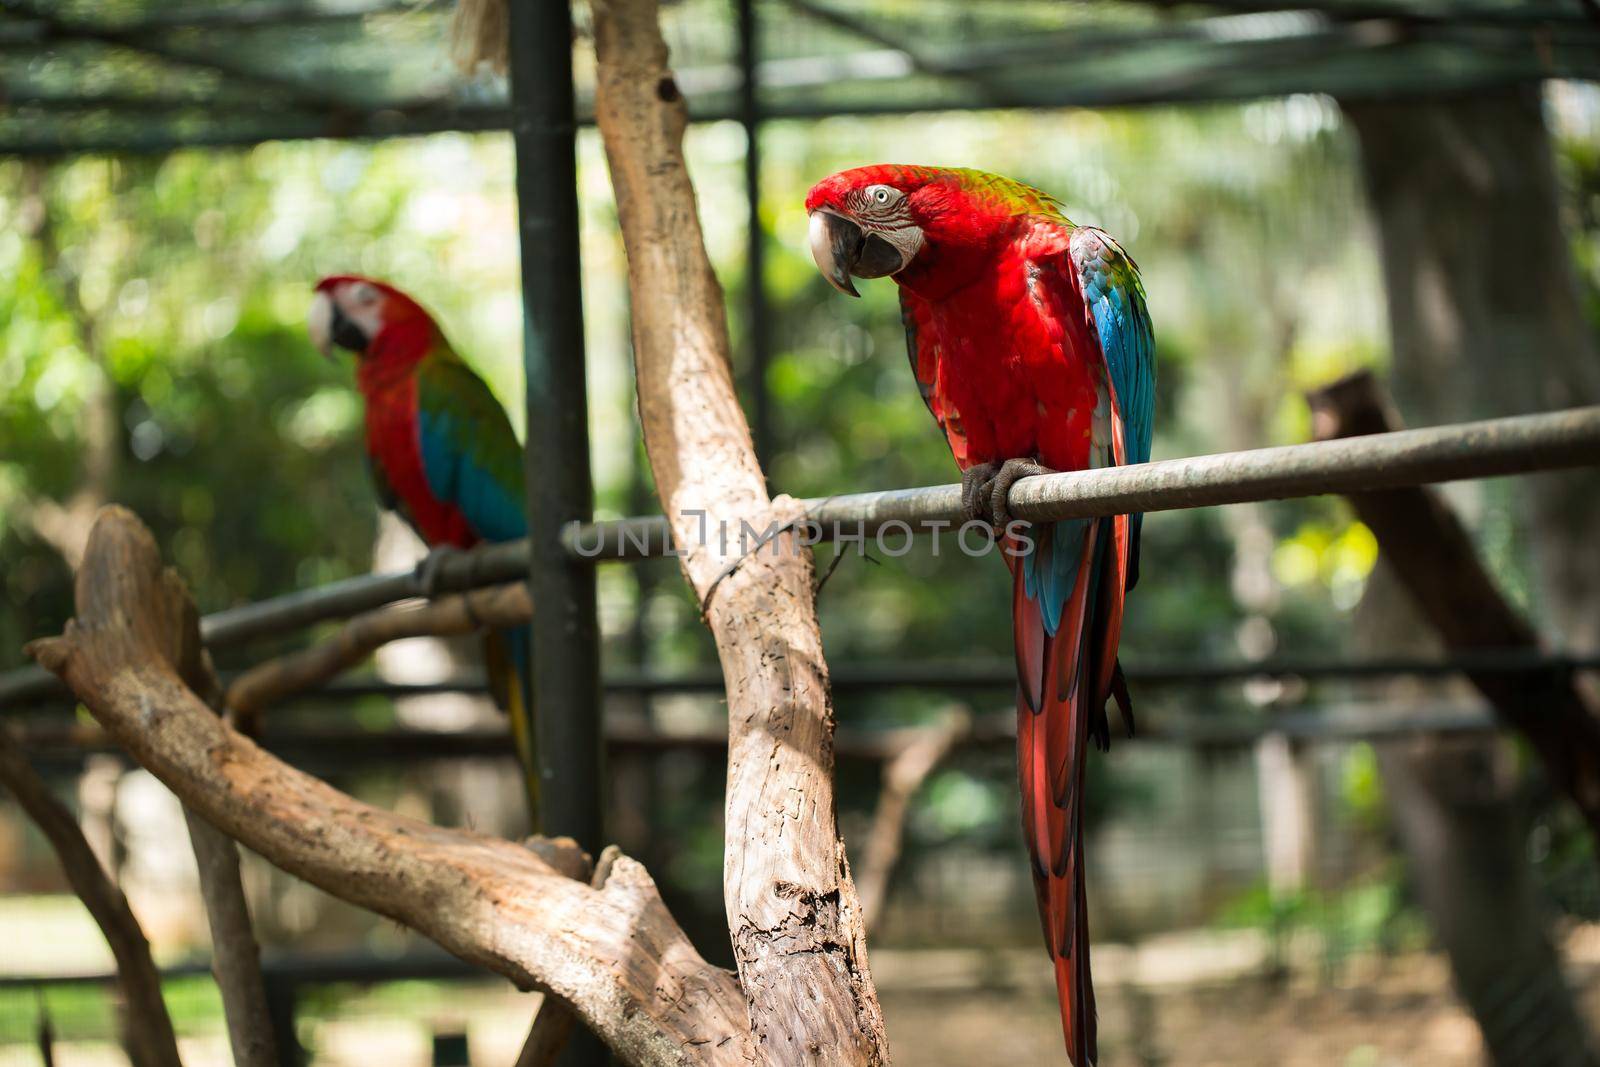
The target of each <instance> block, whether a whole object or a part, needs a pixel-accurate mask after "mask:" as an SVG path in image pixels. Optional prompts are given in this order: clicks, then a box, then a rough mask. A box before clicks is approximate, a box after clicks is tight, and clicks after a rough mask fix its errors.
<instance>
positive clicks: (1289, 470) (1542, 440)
mask: <svg viewBox="0 0 1600 1067" xmlns="http://www.w3.org/2000/svg"><path fill="white" fill-rule="evenodd" d="M1590 465H1600V406H1596V407H1586V408H1573V409H1571V410H1567V411H1556V412H1548V413H1545V414H1539V415H1519V416H1513V417H1511V418H1503V419H1487V420H1484V421H1481V422H1467V423H1459V424H1455V425H1450V426H1430V427H1426V428H1423V429H1416V430H1398V431H1395V432H1393V433H1385V434H1371V435H1369V436H1366V437H1348V438H1341V439H1339V440H1337V441H1318V442H1314V443H1311V444H1304V445H1285V446H1281V447H1278V448H1258V449H1252V450H1250V451H1246V452H1223V453H1219V454H1217V455H1210V456H1194V457H1191V458H1188V459H1169V460H1158V461H1156V462H1152V463H1137V464H1132V465H1129V466H1125V467H1107V468H1102V469H1100V470H1092V471H1073V472H1068V473H1061V474H1048V475H1041V476H1039V477H1037V478H1026V479H1023V480H1022V481H1020V482H1018V483H1017V484H1016V485H1015V486H1013V487H1012V489H1011V496H1010V505H1011V513H1012V514H1013V515H1015V516H1017V517H1018V518H1021V519H1027V520H1030V521H1034V522H1045V521H1053V520H1058V519H1076V518H1092V517H1095V516H1102V515H1120V514H1126V513H1129V512H1136V511H1144V512H1153V511H1174V510H1179V509H1186V508H1199V507H1212V506H1216V505H1220V504H1241V503H1245V502H1248V501H1255V500H1282V499H1290V498H1294V497H1305V496H1320V495H1323V494H1326V493H1352V492H1366V491H1369V490H1374V489H1397V488H1400V487H1402V486H1411V485H1423V484H1428V483H1433V482H1448V481H1455V480H1457V479H1462V478H1487V477H1495V476H1499V475H1505V474H1518V473H1525V472H1528V471H1535V470H1556V469H1560V468H1566V467H1580V466H1590ZM802 503H803V504H804V506H805V509H806V514H807V516H808V518H809V519H810V521H811V522H812V523H813V524H814V528H813V529H812V530H811V531H809V532H808V535H807V539H808V540H812V541H829V540H832V539H834V538H835V537H836V536H838V535H840V534H844V535H846V536H854V535H860V534H865V535H873V534H876V533H878V532H879V531H881V530H884V529H885V527H888V526H890V525H894V526H896V528H897V529H898V528H899V527H902V526H903V527H907V528H909V530H911V531H915V532H920V533H927V532H938V531H941V530H942V531H950V530H953V529H954V528H955V527H957V526H959V525H960V524H961V522H962V513H961V487H960V486H959V485H940V486H931V487H929V488H926V489H890V490H886V491H882V492H876V493H855V494H850V495H846V496H833V497H824V498H820V499H812V500H806V501H802ZM720 533H721V531H711V532H710V534H709V536H712V537H716V536H719V535H720ZM728 534H729V536H730V537H731V538H735V539H736V538H738V536H739V535H740V531H738V530H731V531H728ZM564 538H565V542H566V545H567V549H568V551H570V552H573V553H574V554H576V555H579V556H582V557H584V558H587V559H595V560H604V559H639V558H645V557H648V556H654V555H661V554H664V553H665V552H666V551H667V547H668V543H669V540H670V535H669V531H668V527H667V520H666V518H665V517H662V516H652V517H649V518H633V519H618V520H613V521H609V522H595V523H585V524H573V525H571V526H569V527H568V528H567V530H566V533H565V535H564ZM754 540H755V538H754V537H753V536H752V537H751V538H750V541H751V543H752V544H753V543H754Z"/></svg>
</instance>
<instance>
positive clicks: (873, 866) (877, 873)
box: [859, 708, 972, 930]
mask: <svg viewBox="0 0 1600 1067" xmlns="http://www.w3.org/2000/svg"><path fill="white" fill-rule="evenodd" d="M971 734H972V716H971V715H970V714H969V713H968V712H967V710H966V709H965V708H957V709H954V710H953V711H952V712H951V713H950V714H949V715H947V716H946V717H945V721H944V722H943V723H941V724H939V725H937V726H930V727H927V728H926V729H923V730H918V731H917V732H916V734H915V736H913V737H912V738H910V740H909V741H908V742H907V743H906V745H905V746H904V747H903V748H901V749H900V751H899V752H897V753H896V754H895V755H894V756H893V757H892V758H891V759H890V760H889V761H888V762H887V763H885V764H884V767H883V784H882V785H881V786H880V787H879V789H878V808H877V811H875V812H874V813H873V816H872V829H871V830H869V831H868V833H867V842H866V847H865V848H863V849H862V860H861V878H860V880H859V891H860V895H861V910H862V911H864V912H866V916H867V928H868V929H869V930H870V929H871V928H872V927H873V926H874V925H875V924H876V923H877V922H878V921H879V920H881V919H882V918H883V905H884V901H885V900H887V899H888V896H889V879H890V878H891V877H892V876H893V875H894V869H895V866H896V865H897V864H898V863H899V862H900V848H901V845H902V844H903V843H904V842H905V833H906V817H907V816H908V815H909V814H910V812H911V798H912V797H914V796H916V794H917V790H919V789H921V788H922V783H923V782H926V781H927V780H928V775H930V774H932V773H933V772H934V770H935V769H936V768H937V767H938V766H939V764H941V763H943V762H944V758H945V757H946V756H948V755H949V754H950V750H951V749H953V748H955V747H956V746H957V745H959V744H960V743H961V742H963V741H965V740H966V739H967V738H968V737H970V736H971Z"/></svg>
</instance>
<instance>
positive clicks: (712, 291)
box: [592, 0, 889, 1064]
mask: <svg viewBox="0 0 1600 1067" xmlns="http://www.w3.org/2000/svg"><path fill="white" fill-rule="evenodd" d="M592 7H593V12H594V42H595V57H596V61H597V70H596V89H595V117H596V121H597V123H598V124H599V127H600V133H601V136H602V138H603V140H604V142H605V150H606V158H607V161H608V163H609V165H610V169H611V180H612V186H613V187H614V189H615V190H616V198H617V213H618V218H619V220H620V222H621V226H622V237H623V243H624V245H625V246H626V248H627V253H628V278H629V290H630V294H631V300H632V308H633V337H634V356H635V370H636V373H637V377H638V395H639V415H640V419H641V421H642V423H643V426H644V439H645V446H646V450H647V451H648V452H649V456H650V465H651V469H652V471H653V472H654V475H655V482H656V486H657V490H658V492H659V493H660V496H661V503H662V507H663V510H664V511H665V512H666V514H667V516H668V520H669V522H670V523H671V524H672V528H673V534H674V537H675V539H676V543H677V544H678V545H679V546H681V550H682V552H683V555H682V556H681V557H680V563H681V564H682V566H683V570H684V574H685V575H686V576H687V577H688V579H689V582H690V584H691V585H692V586H693V588H694V591H695V595H696V598H697V599H698V600H699V602H700V603H701V604H702V606H703V609H704V612H705V617H706V622H707V624H708V625H709V626H710V628H711V631H712V634H713V635H714V636H715V638H716V642H717V651H718V654H719V656H720V658H721V662H722V670H723V674H724V676H725V677H726V679H727V697H728V792H727V845H726V850H725V853H724V863H723V884H724V888H725V896H726V907H727V917H728V928H729V932H730V934H731V936H732V941H733V950H734V956H735V959H736V960H737V962H738V966H739V977H740V980H741V985H742V986H743V989H744V993H745V996H746V998H747V999H748V1002H749V1017H750V1020H751V1023H752V1025H753V1026H754V1029H755V1032H756V1037H757V1040H758V1041H759V1042H760V1046H761V1051H762V1055H763V1057H764V1058H765V1060H766V1062H770V1063H775V1064H800V1063H816V1062H827V1063H832V1064H879V1063H886V1062H888V1059H889V1054H888V1044H887V1039H886V1037H885V1035H884V1028H883V1015H882V1012H881V1010H880V1009H879V1006H878V998H877V992H876V991H875V990H874V988H873V984H872V976H871V972H870V971H869V969H868V965H867V950H866V931H865V922H864V919H863V915H862V911H861V906H860V904H859V902H858V901H857V899H856V891H855V886H854V884H853V883H852V881H851V878H850V868H849V864H848V862H847V861H846V859H845V852H844V846H843V844H842V843H841V841H840V840H839V833H838V826H837V823H836V821H835V818H834V790H833V730H834V718H833V705H832V701H831V698H830V695H829V691H828V668H827V664H826V663H825V662H824V661H823V656H822V638H821V634H820V632H819V631H818V628H817V615H816V600H815V596H814V593H813V570H814V568H813V565H812V557H811V552H810V550H809V548H808V547H807V546H808V544H809V541H808V540H807V539H805V538H802V537H801V536H799V532H798V527H797V525H796V524H797V523H798V522H799V521H800V520H801V519H802V517H803V513H802V511H801V508H800V507H799V505H798V504H797V503H796V502H795V501H793V500H790V499H788V498H784V497H780V498H778V499H777V500H772V499H770V498H769V497H768V495H767V488H766V481H765V478H764V476H763V475H762V472H761V468H760V465H759V464H758V462H757V461H756V456H755V451H754V449H753V448H752V447H751V442H750V430H749V427H748V426H747V425H746V423H745V418H744V413H743V412H742V411H741V410H740V408H739V402H738V398H737V396H736V395H735V392H734V388H733V378H732V372H731V371H730V369H729V344H728V330H727V319H726V313H725V311H724V306H723V299H722V290H721V288H720V287H719V286H718V284H717V279H716V276H715V274H713V273H712V269H711V262H710V259H709V258H708V257H707V255H706V250H705V243H704V240H703V238H702V234H701V229H700V221H699V214H698V210H697V208H696V205H695V195H694V188H693V186H692V185H691V183H690V181H689V173H688V169H687V167H686V166H685V163H684V157H683V144H682V142H683V131H684V127H685V124H686V123H687V119H688V115H687V110H686V108H685V106H684V101H683V94H682V92H680V91H679V89H678V85H677V82H676V81H675V80H674V79H673V76H672V71H671V69H670V68H669V66H668V59H667V47H666V44H665V42H664V41H663V39H662V36H661V27H660V24H659V21H658V17H657V9H656V4H655V2H654V0H595V2H594V4H593V5H592ZM780 530H781V531H782V532H778V531H780ZM763 539H766V543H765V545H764V546H763V547H761V548H760V549H759V551H752V549H753V547H754V546H755V544H756V543H757V542H759V541H762V540H763Z"/></svg>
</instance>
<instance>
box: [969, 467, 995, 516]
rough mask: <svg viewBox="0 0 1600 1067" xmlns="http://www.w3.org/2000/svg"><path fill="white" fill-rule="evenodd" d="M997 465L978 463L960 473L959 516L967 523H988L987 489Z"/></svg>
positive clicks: (992, 481) (992, 482) (992, 479)
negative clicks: (962, 516) (964, 518)
mask: <svg viewBox="0 0 1600 1067" xmlns="http://www.w3.org/2000/svg"><path fill="white" fill-rule="evenodd" d="M999 470H1000V465H999V464H998V463H978V464H975V465H973V466H971V467H968V468H967V469H966V470H964V471H962V472H961V514H962V515H964V516H966V520H967V521H968V522H983V523H987V522H988V521H989V487H990V486H991V485H992V484H994V476H995V473H996V472H997V471H999Z"/></svg>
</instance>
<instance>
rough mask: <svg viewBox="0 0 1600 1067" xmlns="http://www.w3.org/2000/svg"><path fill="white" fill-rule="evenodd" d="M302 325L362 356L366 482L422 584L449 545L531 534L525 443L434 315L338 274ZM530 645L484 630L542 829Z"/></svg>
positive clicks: (522, 637)
mask: <svg viewBox="0 0 1600 1067" xmlns="http://www.w3.org/2000/svg"><path fill="white" fill-rule="evenodd" d="M309 327H310V333H311V339H312V341H313V342H314V343H315V344H316V346H317V348H318V349H320V350H321V351H322V353H323V355H325V356H326V355H331V353H332V349H333V346H334V345H338V346H339V347H340V348H344V349H348V350H349V351H351V352H353V353H355V354H356V356H357V360H358V363H357V368H356V387H357V388H358V389H359V390H360V391H361V395H362V397H363V398H364V399H365V401H366V431H367V458H368V460H369V463H370V469H371V471H372V480H373V483H374V484H375V486H376V488H377V491H378V497H379V499H380V500H381V501H382V502H383V504H384V506H385V507H388V508H391V509H393V510H395V511H397V512H398V513H399V514H400V515H401V517H402V518H404V519H405V520H406V522H408V523H409V524H410V525H411V528H412V529H414V530H415V531H416V532H417V534H418V536H420V537H421V538H422V539H423V541H425V542H426V543H427V544H428V546H429V548H430V549H432V550H433V551H432V552H431V553H430V555H429V558H428V560H426V561H425V562H424V564H423V566H422V573H423V576H424V584H425V585H430V586H431V585H432V579H433V577H434V575H435V574H436V573H437V572H436V565H437V563H438V562H439V560H440V559H441V558H443V554H444V553H448V552H449V551H451V550H454V549H466V548H471V547H473V546H474V545H476V544H478V543H480V542H484V541H514V540H517V539H518V538H522V537H526V536H527V533H528V524H527V515H526V513H525V512H524V510H523V478H522V449H521V446H519V445H518V444H517V438H516V434H515V433H514V432H513V431H512V429H511V422H510V420H509V419H507V418H506V413H505V409H503V408H502V407H501V406H500V404H499V402H498V401H497V400H495V398H494V394H493V393H491V392H490V391H489V387H488V386H486V385H485V384H484V383H483V380H482V379H481V378H479V377H478V376H477V375H476V374H474V373H473V371H472V368H470V367H468V366H467V364H466V363H465V362H464V361H463V360H462V359H461V357H460V356H458V355H456V353H455V350H454V349H452V348H451V347H450V342H449V341H447V340H445V336H444V333H443V331H441V330H440V329H439V326H438V324H437V323H436V322H434V321H433V318H432V316H430V315H429V314H428V313H427V312H426V311H424V310H423V309H422V307H421V306H420V305H418V304H417V302H416V301H415V300H412V299H411V298H410V297H409V296H407V295H406V294H404V293H402V292H400V291H399V290H398V289H396V288H394V287H393V286H390V285H386V284H384V283H383V282H380V281H374V280H372V279H370V278H361V277H356V276H354V275H336V276H334V277H330V278H324V279H322V280H321V281H320V282H318V283H317V286H316V295H315V296H314V297H313V299H312V304H311V314H310V318H309ZM528 653H529V649H528V628H527V627H526V626H519V627H516V628H515V629H511V630H506V631H492V632H490V633H488V634H486V635H485V636H484V661H485V664H486V667H487V670H488V674H489V684H490V689H491V691H492V692H493V694H494V698H495V702H496V703H497V704H499V706H500V707H501V708H503V709H504V710H505V711H506V713H507V715H508V716H509V717H510V719H511V732H512V736H513V739H514V742H515V744H516V749H517V756H518V758H519V759H520V760H521V761H522V768H523V778H524V780H525V781H526V783H527V791H528V802H529V810H530V812H531V813H532V815H533V818H534V822H535V824H536V825H535V828H536V829H537V822H538V818H539V816H538V812H539V769H538V766H537V764H536V762H535V754H534V735H533V722H532V697H531V691H530V689H529V687H528V680H529V674H528Z"/></svg>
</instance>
